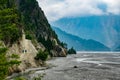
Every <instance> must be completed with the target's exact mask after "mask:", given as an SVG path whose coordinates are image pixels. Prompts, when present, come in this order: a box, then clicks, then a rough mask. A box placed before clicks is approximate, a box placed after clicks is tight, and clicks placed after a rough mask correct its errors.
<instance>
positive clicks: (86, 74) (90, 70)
mask: <svg viewBox="0 0 120 80" xmlns="http://www.w3.org/2000/svg"><path fill="white" fill-rule="evenodd" d="M47 64H48V65H49V67H48V68H45V69H42V70H41V69H40V70H39V69H38V70H36V71H34V70H33V72H31V73H29V74H26V75H24V76H25V77H27V78H29V80H32V78H33V77H37V76H41V77H42V80H120V53H79V54H76V55H69V56H67V57H60V58H59V57H58V58H53V59H52V60H49V61H47ZM31 70H32V69H31Z"/></svg>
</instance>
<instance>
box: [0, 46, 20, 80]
mask: <svg viewBox="0 0 120 80" xmlns="http://www.w3.org/2000/svg"><path fill="white" fill-rule="evenodd" d="M6 51H7V48H0V80H4V79H5V78H6V76H7V75H8V69H9V67H12V66H13V65H19V64H20V63H21V61H18V60H16V58H18V56H17V55H12V59H14V58H15V59H14V60H11V61H8V60H7V58H6Z"/></svg>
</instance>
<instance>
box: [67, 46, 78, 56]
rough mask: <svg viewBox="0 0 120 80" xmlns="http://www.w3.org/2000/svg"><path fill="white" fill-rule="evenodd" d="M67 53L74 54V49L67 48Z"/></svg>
mask: <svg viewBox="0 0 120 80" xmlns="http://www.w3.org/2000/svg"><path fill="white" fill-rule="evenodd" d="M67 54H76V51H75V49H74V48H73V47H72V48H71V49H69V50H68V52H67Z"/></svg>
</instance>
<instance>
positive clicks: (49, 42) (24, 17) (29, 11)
mask: <svg viewBox="0 0 120 80" xmlns="http://www.w3.org/2000/svg"><path fill="white" fill-rule="evenodd" d="M16 4H17V8H18V11H19V13H20V20H21V23H22V24H23V29H24V31H25V34H26V36H28V37H31V38H32V41H33V42H35V41H34V40H35V39H36V40H37V42H39V44H42V45H43V46H44V47H45V49H46V50H48V51H49V53H50V55H51V56H66V55H65V52H64V50H63V49H62V47H61V46H60V41H59V40H58V38H57V35H56V33H55V32H54V31H53V30H52V29H51V26H50V24H49V23H48V21H47V19H46V17H45V15H44V12H43V11H42V9H41V8H40V7H39V6H38V2H37V1H36V0H16ZM31 38H30V39H31ZM33 38H35V39H33ZM55 43H57V44H55ZM35 47H36V48H37V49H38V48H39V47H37V46H36V45H35ZM56 47H57V48H60V50H61V51H60V52H59V51H57V52H56V50H57V49H56ZM53 52H56V53H53Z"/></svg>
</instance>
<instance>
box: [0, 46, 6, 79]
mask: <svg viewBox="0 0 120 80" xmlns="http://www.w3.org/2000/svg"><path fill="white" fill-rule="evenodd" d="M6 51H7V49H6V48H0V80H4V79H5V77H6V76H7V74H8V62H7V59H6V56H5V55H6V54H5V53H6Z"/></svg>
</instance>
